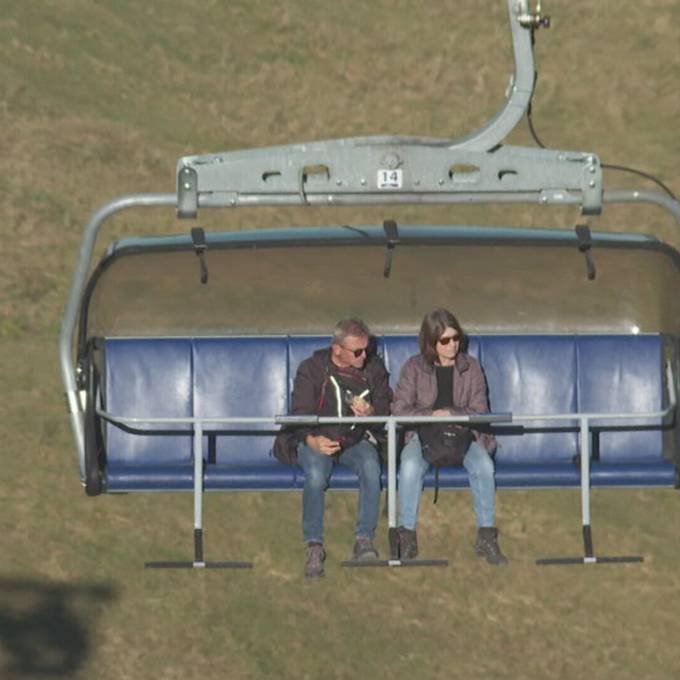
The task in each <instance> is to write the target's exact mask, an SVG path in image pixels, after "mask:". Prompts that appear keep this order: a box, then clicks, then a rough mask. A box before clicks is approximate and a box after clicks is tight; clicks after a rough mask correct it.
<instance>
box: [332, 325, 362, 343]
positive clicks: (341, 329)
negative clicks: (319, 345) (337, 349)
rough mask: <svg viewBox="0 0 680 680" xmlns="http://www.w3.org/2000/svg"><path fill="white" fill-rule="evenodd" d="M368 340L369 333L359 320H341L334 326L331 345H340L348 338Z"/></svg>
mask: <svg viewBox="0 0 680 680" xmlns="http://www.w3.org/2000/svg"><path fill="white" fill-rule="evenodd" d="M350 336H352V337H356V338H370V337H371V331H370V330H369V328H368V326H367V325H366V324H365V323H364V322H363V321H362V320H361V319H343V320H342V321H338V323H337V324H335V329H334V330H333V344H334V345H341V344H342V343H343V342H344V341H345V339H346V338H348V337H350Z"/></svg>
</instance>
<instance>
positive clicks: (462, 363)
mask: <svg viewBox="0 0 680 680" xmlns="http://www.w3.org/2000/svg"><path fill="white" fill-rule="evenodd" d="M464 341H465V335H464V334H463V330H462V328H461V327H460V324H459V323H458V320H457V319H456V317H455V316H454V315H453V314H451V312H449V311H448V310H446V309H435V310H433V311H431V312H429V313H428V314H426V315H425V318H424V319H423V323H422V325H421V327H420V335H419V337H418V343H419V345H420V354H416V355H415V356H412V357H411V358H410V359H408V360H407V361H406V363H405V364H404V366H403V368H402V369H401V373H400V375H399V382H398V383H397V387H396V390H395V392H394V401H393V403H392V413H393V414H394V415H396V416H405V415H416V416H429V415H432V416H447V415H465V414H472V413H486V412H488V410H489V405H488V402H487V397H486V393H487V388H486V380H485V379H484V374H483V373H482V369H481V367H480V365H479V362H478V361H477V360H476V359H473V358H472V357H471V356H469V355H467V354H465V353H462V352H461V351H460V349H461V347H462V346H463V344H464ZM495 450H496V440H495V439H494V437H493V436H492V435H490V434H481V433H479V432H474V441H473V442H472V443H471V444H470V448H469V449H468V451H467V453H466V454H465V458H464V459H463V465H464V466H465V469H466V470H467V471H468V474H469V478H470V490H471V491H472V501H473V505H474V510H475V516H476V520H477V527H478V530H477V541H476V543H475V546H474V549H475V553H476V554H477V555H478V556H480V557H485V558H486V560H487V561H488V562H489V563H490V564H494V565H501V564H507V562H508V561H507V559H506V558H505V556H504V555H503V553H502V552H501V550H500V548H499V546H498V540H497V539H498V531H497V529H496V517H495V482H494V464H493V460H492V459H491V455H490V454H493V453H494V451H495ZM428 467H429V465H428V463H427V461H425V459H424V458H423V454H422V448H421V443H420V439H419V438H418V434H417V433H416V432H413V431H411V432H408V431H407V432H406V445H405V446H404V448H403V450H402V452H401V464H400V466H399V528H398V530H397V532H398V537H399V548H400V556H401V558H402V559H414V558H415V557H416V556H417V554H418V541H417V536H416V523H417V521H418V506H419V505H420V497H421V495H422V490H423V479H424V477H425V473H426V472H427V469H428Z"/></svg>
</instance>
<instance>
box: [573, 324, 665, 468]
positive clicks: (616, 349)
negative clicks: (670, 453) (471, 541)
mask: <svg viewBox="0 0 680 680" xmlns="http://www.w3.org/2000/svg"><path fill="white" fill-rule="evenodd" d="M576 346H577V353H578V367H579V371H578V396H579V400H578V410H579V411H580V412H582V413H583V412H592V413H612V412H617V411H618V412H629V413H644V412H645V411H647V412H649V411H658V410H661V409H662V408H664V407H665V406H666V404H665V400H664V390H665V380H664V351H663V339H662V337H661V336H659V335H639V336H600V337H598V336H590V337H585V336H583V337H579V338H578V339H577V341H576ZM594 424H596V425H601V426H608V428H609V429H606V430H603V431H600V432H599V433H598V435H597V436H596V437H595V446H594V448H595V451H594V455H595V457H596V458H597V457H599V459H600V460H601V461H602V462H611V461H617V462H624V461H626V462H638V461H640V462H641V461H654V460H659V459H660V458H663V431H662V430H661V429H659V428H658V427H656V428H654V427H653V426H654V425H655V424H656V425H657V426H658V425H660V424H661V423H660V421H658V420H657V421H656V422H654V421H649V420H647V421H640V420H632V421H626V422H625V423H622V422H621V421H618V422H617V421H615V420H606V419H605V420H596V421H594ZM641 424H646V425H648V426H651V427H649V428H648V429H634V430H632V429H630V427H631V425H638V427H639V426H640V425H641ZM611 428H614V429H613V430H612V429H611Z"/></svg>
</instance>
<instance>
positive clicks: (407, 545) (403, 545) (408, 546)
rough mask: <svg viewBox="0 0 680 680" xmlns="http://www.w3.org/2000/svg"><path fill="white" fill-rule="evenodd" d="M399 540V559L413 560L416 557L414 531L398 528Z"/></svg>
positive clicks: (416, 541) (416, 543)
mask: <svg viewBox="0 0 680 680" xmlns="http://www.w3.org/2000/svg"><path fill="white" fill-rule="evenodd" d="M397 536H398V538H399V559H401V560H415V559H416V557H418V535H417V534H416V530H415V529H406V528H405V527H399V528H398V529H397Z"/></svg>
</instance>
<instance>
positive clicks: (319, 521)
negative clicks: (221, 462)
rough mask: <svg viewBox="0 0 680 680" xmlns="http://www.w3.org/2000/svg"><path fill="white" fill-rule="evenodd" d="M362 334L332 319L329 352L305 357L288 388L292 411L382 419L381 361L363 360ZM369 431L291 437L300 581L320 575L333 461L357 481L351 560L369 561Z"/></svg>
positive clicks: (374, 516)
mask: <svg viewBox="0 0 680 680" xmlns="http://www.w3.org/2000/svg"><path fill="white" fill-rule="evenodd" d="M369 343H370V331H369V329H368V327H367V326H366V324H365V323H364V322H363V321H361V320H359V319H346V320H344V321H340V322H339V323H338V324H337V325H336V327H335V330H334V332H333V338H332V341H331V346H330V348H327V349H321V350H318V351H317V352H314V354H313V355H312V356H311V357H309V358H308V359H305V360H304V361H303V362H302V363H301V364H300V367H299V368H298V371H297V374H296V376H295V384H294V387H293V399H292V409H291V411H292V413H293V414H312V413H314V414H317V415H326V416H337V415H347V416H351V415H356V416H363V417H365V416H371V415H388V414H389V412H390V397H391V393H390V388H389V382H388V374H387V370H386V369H385V365H384V364H383V362H382V359H380V357H378V356H377V355H375V354H372V353H371V354H369V352H370V348H369ZM371 429H372V430H374V431H375V432H376V433H378V435H379V433H380V432H381V431H383V430H384V426H382V425H377V426H372V427H371V428H369V427H366V426H361V425H358V424H342V425H330V426H329V425H326V426H324V425H319V426H316V427H313V428H302V429H300V430H298V431H297V432H296V440H297V442H298V444H297V459H298V463H299V464H300V465H301V466H302V468H303V469H304V471H305V485H304V491H303V496H302V529H303V536H304V540H305V543H306V554H305V576H306V577H307V578H318V577H320V576H323V574H324V567H323V563H324V560H325V559H326V552H325V550H324V547H323V516H324V501H325V492H326V488H327V487H328V480H329V478H330V476H331V473H332V471H333V466H334V465H335V463H336V462H339V463H342V464H344V465H347V466H349V467H350V468H351V469H352V470H353V471H354V472H355V473H356V474H357V476H358V477H359V510H358V517H357V523H356V539H355V542H354V549H353V551H352V559H356V560H365V559H377V558H378V552H377V551H376V549H375V548H374V547H373V538H374V536H375V528H376V524H377V522H378V514H379V504H380V464H379V461H378V452H377V449H376V445H375V441H376V440H375V437H374V436H373V434H372V432H371Z"/></svg>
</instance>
